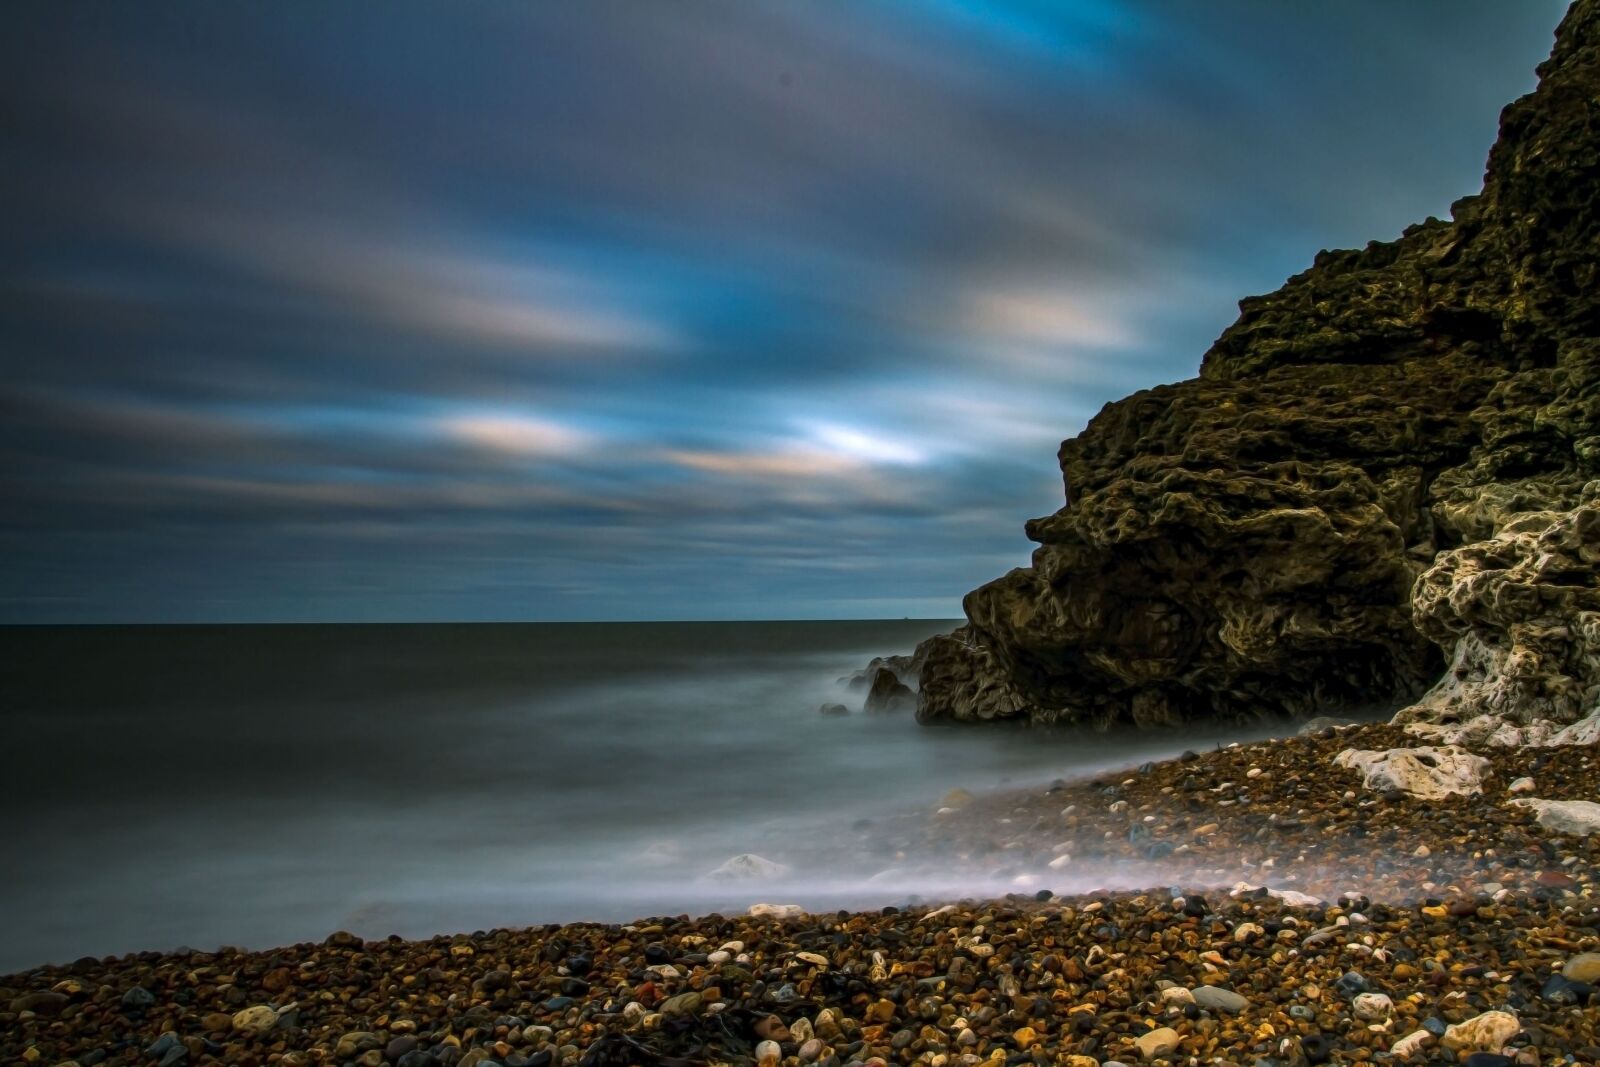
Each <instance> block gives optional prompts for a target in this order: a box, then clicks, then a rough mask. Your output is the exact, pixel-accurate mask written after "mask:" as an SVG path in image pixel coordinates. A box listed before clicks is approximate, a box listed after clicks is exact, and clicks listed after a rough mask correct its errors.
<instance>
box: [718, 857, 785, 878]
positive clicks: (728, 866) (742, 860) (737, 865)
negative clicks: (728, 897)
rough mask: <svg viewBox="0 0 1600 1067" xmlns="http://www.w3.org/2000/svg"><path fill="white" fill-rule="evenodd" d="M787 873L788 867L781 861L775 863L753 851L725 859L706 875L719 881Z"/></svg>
mask: <svg viewBox="0 0 1600 1067" xmlns="http://www.w3.org/2000/svg"><path fill="white" fill-rule="evenodd" d="M788 873H789V868H788V867H787V866H785V865H784V864H782V863H775V862H773V861H772V860H769V859H767V858H766V857H765V856H757V855H756V854H755V853H753V852H745V853H741V854H740V855H737V856H734V857H733V858H731V859H729V860H727V861H726V862H724V863H723V864H722V865H721V866H720V867H717V868H716V869H715V870H713V871H711V872H710V873H709V874H707V875H706V877H707V878H715V879H717V880H719V881H758V880H764V879H771V878H782V877H783V876H784V875H786V874H788Z"/></svg>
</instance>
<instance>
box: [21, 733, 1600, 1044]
mask: <svg viewBox="0 0 1600 1067" xmlns="http://www.w3.org/2000/svg"><path fill="white" fill-rule="evenodd" d="M1418 744H1419V742H1418V741H1417V739H1416V738H1415V737H1412V736H1410V735H1407V734H1405V733H1404V732H1403V731H1402V730H1401V729H1399V728H1398V727H1394V726H1391V725H1387V724H1363V725H1356V726H1350V727H1345V728H1340V729H1337V730H1331V729H1330V730H1323V731H1321V732H1319V733H1317V734H1316V735H1314V736H1310V737H1293V738H1283V739H1278V740H1274V741H1266V742H1253V743H1240V744H1236V745H1233V746H1229V747H1225V748H1220V749H1218V750H1215V751H1210V752H1205V753H1195V754H1191V755H1189V756H1188V758H1179V759H1176V760H1169V761H1165V762H1163V763H1158V764H1150V765H1145V766H1144V767H1142V768H1138V769H1131V770H1128V771H1126V772H1117V773H1113V774H1101V775H1098V776H1096V777H1094V778H1091V779H1087V780H1083V781H1077V782H1072V783H1057V784H1056V785H1052V786H1050V787H1048V788H1044V789H1038V788H1034V789H1020V790H1006V791H1003V792H998V793H993V794H987V795H983V796H978V797H971V796H961V795H954V796H951V797H947V798H946V800H947V801H948V803H946V804H945V805H943V806H942V807H941V809H939V810H936V811H934V812H930V813H919V814H912V815H904V816H900V817H898V818H896V819H892V820H887V821H885V822H884V823H883V824H881V825H875V826H874V827H873V828H872V829H871V831H870V833H869V836H870V837H871V838H873V839H874V840H875V842H876V844H877V846H878V847H887V848H891V849H892V848H893V847H895V846H896V845H912V846H914V845H915V844H916V843H918V842H919V840H935V839H936V840H938V841H939V842H940V844H941V846H942V847H943V848H945V849H948V850H950V853H951V855H953V856H954V857H956V859H957V862H961V863H969V864H980V865H988V866H989V867H990V868H992V869H993V870H995V871H998V872H1002V873H1003V872H1006V871H1010V870H1013V869H1015V870H1018V871H1024V872H1026V871H1031V870H1035V869H1037V868H1038V867H1039V866H1040V865H1041V864H1043V866H1044V868H1045V870H1047V871H1053V872H1058V873H1056V874H1052V875H1048V876H1045V877H1041V878H1040V879H1039V880H1038V881H1036V882H1029V881H1024V880H1023V879H1025V878H1027V877H1030V876H1029V875H1026V874H1023V875H1019V877H1018V880H1017V881H1016V883H1015V884H1016V886H1017V892H1016V893H1014V894H1011V895H1009V896H1007V897H1002V898H996V899H988V900H967V901H960V902H951V903H948V904H947V903H945V902H932V903H929V904H926V905H922V904H918V905H915V906H912V907H908V908H898V909H897V908H885V909H881V910H878V911H871V912H854V913H852V912H838V913H825V914H820V915H804V914H803V915H800V916H796V917H792V918H783V917H778V916H772V915H768V916H761V917H758V916H752V915H748V914H745V915H715V914H713V915H706V916H700V917H696V918H688V917H681V916H680V917H675V918H666V919H655V920H641V921H638V922H635V923H629V924H596V923H571V924H566V925H563V926H543V927H527V928H520V929H514V930H496V931H489V932H483V933H476V934H471V935H441V936H438V937H434V938H430V939H425V940H417V941H405V940H401V939H399V938H390V939H384V940H372V941H363V940H361V939H359V938H356V937H354V936H353V935H349V934H335V935H333V936H331V937H330V938H328V939H327V940H326V941H325V942H323V943H321V944H314V943H302V944H298V945H293V946H285V947H282V948H277V949H269V950H265V951H259V952H243V951H239V950H231V949H224V950H220V951H218V952H214V953H212V952H188V953H136V954H131V955H125V956H121V957H112V958H107V959H91V958H85V959H82V960H79V961H78V962H76V963H73V964H68V965H65V966H50V967H40V968H34V969H32V970H28V971H24V972H20V973H18V974H14V975H8V976H3V977H0V1060H4V1061H5V1062H24V1063H42V1064H47V1065H48V1064H61V1063H76V1064H78V1065H79V1067H92V1065H93V1064H95V1063H107V1064H117V1063H141V1064H145V1063H153V1064H165V1067H177V1065H179V1064H183V1063H208V1062H217V1063H230V1064H246V1065H248V1064H255V1065H264V1064H270V1063H281V1064H283V1065H284V1067H304V1065H309V1064H322V1063H329V1064H344V1063H357V1064H361V1065H364V1067H373V1065H376V1064H382V1063H396V1064H401V1065H402V1067H427V1065H429V1064H440V1065H454V1067H462V1065H465V1067H474V1065H476V1064H486V1063H500V1064H505V1065H506V1067H519V1065H527V1064H534V1065H541V1064H550V1063H580V1062H581V1063H590V1064H596V1065H598V1064H610V1063H619V1064H620V1063H699V1062H706V1063H715V1062H730V1063H732V1062H752V1061H753V1060H756V1059H762V1058H763V1055H765V1058H766V1059H767V1060H769V1061H770V1060H772V1054H773V1053H774V1049H773V1048H770V1047H759V1048H758V1046H760V1042H761V1041H762V1040H764V1039H765V1037H771V1036H773V1035H777V1036H778V1037H779V1040H780V1044H779V1045H778V1046H777V1048H776V1054H777V1056H778V1060H777V1061H772V1062H778V1061H781V1062H783V1063H786V1064H791V1065H792V1064H800V1063H819V1064H823V1065H829V1064H840V1065H842V1064H848V1063H852V1062H862V1063H865V1062H870V1061H871V1060H873V1059H874V1058H876V1059H880V1060H882V1061H883V1062H885V1063H913V1062H922V1063H927V1064H930V1065H934V1064H938V1065H941V1067H942V1065H952V1067H953V1065H957V1064H967V1065H970V1064H977V1063H980V1062H985V1061H992V1062H996V1063H999V1062H1009V1063H1023V1062H1038V1063H1053V1062H1068V1063H1072V1064H1074V1067H1089V1065H1090V1064H1091V1063H1093V1064H1104V1063H1111V1062H1122V1063H1129V1064H1131V1063H1137V1062H1140V1061H1141V1060H1149V1059H1168V1060H1173V1061H1174V1062H1188V1060H1189V1059H1190V1058H1191V1057H1199V1058H1200V1059H1201V1060H1205V1061H1210V1060H1214V1059H1218V1058H1220V1059H1221V1060H1222V1061H1223V1062H1248V1063H1254V1062H1255V1061H1256V1060H1258V1059H1262V1058H1265V1059H1267V1060H1271V1061H1273V1062H1275V1063H1284V1064H1298V1063H1312V1064H1315V1063H1321V1062H1332V1063H1350V1062H1356V1061H1357V1060H1371V1059H1374V1058H1381V1057H1383V1056H1386V1055H1388V1054H1390V1053H1391V1051H1392V1050H1394V1049H1395V1046H1396V1044H1397V1043H1398V1045H1399V1050H1400V1051H1399V1052H1397V1053H1395V1054H1394V1056H1393V1058H1394V1059H1395V1060H1396V1061H1397V1062H1403V1061H1404V1060H1405V1057H1404V1056H1403V1055H1401V1053H1404V1052H1406V1051H1407V1050H1411V1051H1412V1056H1411V1062H1426V1061H1427V1060H1428V1059H1429V1058H1438V1057H1440V1056H1444V1057H1445V1059H1446V1061H1452V1062H1453V1061H1454V1059H1455V1058H1456V1056H1455V1052H1454V1051H1451V1050H1449V1049H1448V1046H1459V1047H1460V1048H1465V1047H1466V1045H1463V1042H1467V1044H1471V1045H1473V1046H1474V1047H1475V1048H1476V1050H1477V1051H1479V1052H1483V1053H1486V1054H1494V1055H1500V1054H1501V1053H1502V1051H1503V1050H1504V1049H1507V1048H1510V1049H1511V1054H1510V1058H1509V1059H1507V1060H1498V1059H1496V1060H1493V1061H1490V1060H1479V1061H1475V1063H1481V1064H1483V1065H1484V1067H1492V1064H1493V1063H1502V1062H1510V1063H1523V1064H1537V1063H1550V1064H1555V1063H1563V1062H1574V1061H1570V1060H1567V1059H1566V1057H1567V1055H1568V1054H1572V1055H1573V1056H1575V1057H1577V1060H1578V1061H1588V1062H1593V1061H1595V1060H1597V1059H1600V1009H1597V1008H1596V1007H1595V1006H1593V1005H1592V1003H1591V999H1592V997H1593V996H1594V987H1593V986H1592V985H1590V984H1589V983H1591V982H1594V981H1597V980H1600V955H1596V956H1593V957H1589V956H1586V954H1587V953H1597V952H1600V900H1597V899H1596V895H1595V887H1596V884H1597V878H1596V869H1597V866H1600V849H1597V847H1596V844H1595V842H1594V841H1592V840H1591V839H1590V838H1588V837H1585V836H1582V835H1573V834H1570V833H1559V832H1556V831H1552V830H1548V829H1546V828H1545V827H1543V826H1541V825H1540V823H1539V822H1538V821H1537V819H1536V814H1535V812H1534V811H1532V810H1529V809H1527V808H1523V807H1518V806H1515V805H1513V804H1511V803H1509V801H1511V800H1515V799H1519V797H1521V796H1523V795H1522V794H1511V793H1509V792H1508V787H1509V786H1510V785H1511V783H1512V782H1513V781H1514V780H1516V779H1518V778H1521V777H1524V776H1527V777H1531V778H1532V779H1533V787H1532V790H1531V791H1528V792H1526V794H1525V797H1534V798H1542V799H1550V800H1569V799H1586V797H1585V790H1586V789H1587V788H1590V787H1591V784H1592V783H1593V782H1594V781H1596V780H1597V778H1596V773H1595V772H1596V770H1597V768H1596V762H1595V750H1594V748H1593V746H1569V747H1564V748H1544V749H1534V748H1513V749H1505V748H1500V749H1490V748H1484V749H1475V750H1473V751H1475V752H1478V753H1480V754H1481V755H1482V757H1483V759H1484V760H1486V764H1485V766H1484V770H1483V775H1482V782H1483V785H1482V792H1481V793H1479V794H1477V795H1470V796H1455V797H1448V798H1444V799H1431V800H1420V799H1415V798H1413V797H1411V796H1409V795H1406V794H1403V793H1397V792H1396V791H1393V790H1390V791H1386V792H1379V791H1374V790H1371V789H1368V788H1366V787H1364V786H1363V784H1362V776H1361V774H1360V773H1358V772H1357V771H1354V770H1348V769H1345V768H1342V767H1338V766H1336V765H1335V764H1334V762H1333V759H1334V756H1335V755H1336V754H1337V753H1338V752H1339V751H1341V750H1343V749H1345V748H1351V747H1354V748H1362V749H1373V750H1378V749H1387V748H1390V747H1408V748H1415V747H1417V746H1418ZM1252 771H1254V773H1253V774H1252ZM1521 788H1522V787H1519V789H1521ZM958 792H959V791H958ZM859 844H860V842H850V843H843V844H842V845H841V847H857V846H858V845H859ZM1063 846H1065V847H1063ZM1063 856H1065V857H1067V858H1066V859H1065V860H1064V861H1062V860H1061V857H1063ZM1052 861H1055V862H1054V865H1053V866H1052ZM1113 870H1114V871H1116V872H1119V874H1120V875H1121V877H1119V878H1118V881H1119V882H1120V883H1121V884H1123V885H1129V884H1136V885H1142V886H1145V887H1163V888H1156V889H1151V888H1146V889H1144V890H1142V891H1141V890H1136V889H1088V888H1084V887H1081V886H1076V887H1075V886H1074V884H1073V881H1074V879H1075V878H1077V877H1078V873H1081V872H1085V871H1088V872H1091V873H1098V872H1100V871H1113ZM1052 881H1055V884H1056V888H1065V889H1066V890H1067V891H1066V892H1065V894H1064V895H1059V896H1058V895H1056V891H1055V888H1052V885H1051V882H1052ZM1239 882H1247V883H1249V886H1250V887H1252V888H1243V887H1241V888H1237V889H1235V886H1236V884H1237V883H1239ZM1172 886H1176V887H1179V888H1180V890H1184V891H1187V892H1180V893H1179V894H1178V896H1177V897H1176V898H1175V897H1174V894H1173V892H1172V891H1171V890H1169V889H1168V888H1164V887H1172ZM1255 887H1260V888H1255ZM750 893H751V895H752V899H757V898H759V895H760V893H761V889H760V887H759V884H758V883H752V886H751V889H750ZM1269 893H1270V894H1275V895H1269ZM1202 901H1203V903H1202ZM771 903H774V904H783V903H784V902H783V901H772V902H771ZM732 942H740V943H741V944H739V945H738V946H735V945H733V944H731V943H732ZM719 953H725V954H726V955H725V956H724V955H719ZM802 954H803V955H802ZM1574 961H1576V962H1574ZM1563 968H1568V969H1569V970H1570V971H1571V975H1572V976H1576V977H1570V976H1569V978H1559V977H1553V976H1559V975H1560V973H1561V971H1562V969H1563ZM1352 973H1353V974H1356V975H1358V976H1359V977H1357V978H1350V977H1347V976H1348V975H1349V974H1352ZM1158 983H1174V984H1173V985H1172V986H1170V987H1168V988H1163V987H1161V986H1160V985H1158ZM1207 986H1218V987H1221V989H1220V990H1214V991H1206V990H1204V989H1202V987H1207ZM1495 1012H1505V1013H1506V1014H1504V1015H1494V1014H1492V1013H1495ZM1486 1013H1491V1014H1486ZM769 1014H771V1015H776V1016H778V1018H779V1020H780V1021H781V1023H782V1024H783V1027H784V1028H787V1037H785V1036H784V1030H783V1029H781V1028H780V1029H774V1027H775V1026H776V1024H773V1023H768V1022H763V1021H762V1020H764V1019H766V1017H767V1016H768V1015H769ZM1480 1017H1481V1018H1482V1019H1483V1020H1485V1021H1483V1022H1481V1023H1479V1024H1475V1025H1476V1029H1475V1030H1472V1031H1470V1032H1468V1031H1453V1032H1452V1033H1451V1035H1450V1036H1448V1037H1446V1036H1444V1035H1443V1034H1442V1033H1441V1034H1435V1033H1432V1032H1431V1031H1434V1030H1440V1031H1442V1029H1443V1027H1445V1026H1450V1025H1454V1024H1463V1023H1467V1022H1468V1021H1469V1020H1472V1019H1474V1018H1480ZM758 1024H759V1025H758ZM1479 1031H1482V1032H1481V1033H1480V1032H1479ZM169 1034H170V1035H171V1036H167V1035H169ZM1464 1034H1466V1035H1467V1036H1463V1035H1464ZM352 1035H358V1036H352ZM359 1035H370V1036H359ZM1168 1044H1171V1045H1172V1048H1171V1049H1170V1050H1166V1046H1167V1045H1168ZM1413 1046H1415V1047H1414V1048H1413ZM1491 1046H1492V1047H1491ZM180 1050H181V1051H180ZM1164 1050H1165V1051H1164Z"/></svg>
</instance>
